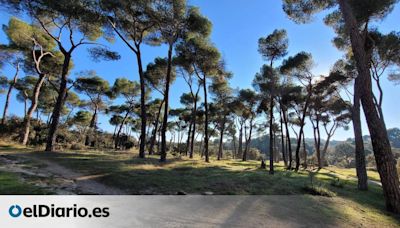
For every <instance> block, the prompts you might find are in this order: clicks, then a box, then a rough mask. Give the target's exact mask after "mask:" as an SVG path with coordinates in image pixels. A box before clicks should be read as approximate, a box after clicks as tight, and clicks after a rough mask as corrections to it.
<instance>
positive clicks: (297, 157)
mask: <svg viewBox="0 0 400 228" xmlns="http://www.w3.org/2000/svg"><path fill="white" fill-rule="evenodd" d="M310 96H311V93H310V92H309V94H308V97H307V100H306V103H305V105H304V110H303V116H302V118H301V121H300V132H299V138H298V139H297V147H296V168H295V170H296V171H298V170H299V168H300V146H301V137H302V136H303V130H304V129H303V128H304V121H305V119H306V114H307V109H308V104H309V102H310Z"/></svg>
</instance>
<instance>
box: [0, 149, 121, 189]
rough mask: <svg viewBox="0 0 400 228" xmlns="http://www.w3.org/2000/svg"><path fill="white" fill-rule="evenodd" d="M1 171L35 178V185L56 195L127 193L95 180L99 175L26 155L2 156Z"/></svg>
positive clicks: (0, 155) (2, 154) (0, 159)
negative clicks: (84, 172)
mask: <svg viewBox="0 0 400 228" xmlns="http://www.w3.org/2000/svg"><path fill="white" fill-rule="evenodd" d="M0 163H1V164H3V165H2V166H1V167H0V170H3V171H8V172H14V173H20V174H22V175H24V176H27V179H29V177H34V178H35V180H36V181H35V184H36V185H38V186H42V187H47V188H50V189H51V190H52V191H54V192H55V193H56V194H60V195H76V194H90V195H92V194H94V195H124V194H127V193H126V192H124V191H122V190H120V189H117V188H114V187H109V186H106V185H104V184H102V183H99V182H97V181H96V180H94V179H95V178H98V177H99V175H91V176H88V175H84V174H81V173H79V172H75V171H73V170H70V169H68V168H65V167H63V166H61V165H59V164H56V163H54V162H52V161H49V160H46V159H42V158H37V157H32V156H29V155H26V154H23V155H21V154H20V155H9V154H4V153H1V154H0Z"/></svg>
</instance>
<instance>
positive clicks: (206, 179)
mask: <svg viewBox="0 0 400 228" xmlns="http://www.w3.org/2000/svg"><path fill="white" fill-rule="evenodd" d="M1 151H4V150H3V148H2V147H0V152H1ZM5 151H7V152H9V151H10V150H8V149H7V150H5ZM18 153H23V154H24V155H28V157H29V156H33V157H36V158H40V159H48V160H51V161H54V162H56V163H58V164H60V165H63V166H65V167H67V168H70V169H71V170H74V171H76V172H80V173H82V174H83V175H93V176H96V177H95V180H96V181H99V182H101V183H104V184H106V185H109V186H113V187H117V188H120V189H122V190H125V191H126V192H128V193H130V194H172V195H175V194H177V193H178V192H184V193H186V194H204V193H205V192H212V193H213V194H215V195H304V196H307V195H326V196H330V197H333V198H328V199H331V200H333V201H332V203H333V204H332V205H335V206H334V207H335V208H334V209H332V210H330V209H327V208H326V207H322V204H321V205H320V206H318V207H319V209H320V210H321V211H322V212H321V213H325V212H326V213H333V211H335V213H341V216H345V217H346V218H349V217H367V218H368V219H373V221H375V222H376V224H386V225H390V226H400V218H399V217H397V216H394V215H391V214H388V213H387V212H385V205H384V198H383V194H382V189H381V187H380V186H377V185H374V184H370V187H369V191H365V192H362V191H358V190H357V182H356V180H354V178H344V176H347V177H352V176H353V175H354V172H353V171H354V170H351V169H340V168H337V167H328V168H326V169H322V170H320V171H318V172H316V171H313V172H312V171H310V170H301V171H299V172H294V171H287V170H285V169H284V167H283V165H282V164H277V165H276V167H275V175H269V174H268V170H263V169H260V168H259V166H260V162H259V161H246V162H243V161H241V160H221V161H217V160H213V159H212V160H211V162H210V163H205V162H204V161H203V160H201V159H200V158H199V157H195V158H194V159H188V158H185V157H182V158H180V157H173V156H169V157H168V161H167V162H166V163H159V161H158V159H159V157H158V156H147V157H146V158H145V159H139V158H138V157H137V156H138V155H137V152H111V151H108V152H105V151H79V152H73V151H72V152H71V151H70V152H68V151H67V152H57V153H44V152H33V151H32V150H30V151H29V150H28V151H26V150H25V151H24V150H17V153H15V154H14V155H15V156H16V155H17V154H18ZM267 167H268V164H267ZM310 173H311V174H310ZM337 174H339V175H337ZM368 175H370V178H371V179H372V178H374V175H376V173H374V172H368ZM15 178H16V177H15V176H14V177H11V179H15ZM8 180H9V181H11V180H10V179H8ZM9 190H10V189H9ZM311 190H312V191H311ZM10 191H11V190H10ZM10 194H13V193H11V192H10ZM310 197H311V196H310ZM323 198H326V197H323ZM306 199H308V198H306ZM327 202H331V201H329V200H328V201H327ZM294 203H295V202H294ZM339 207H340V208H339ZM307 210H311V209H307ZM324 210H325V212H323V211H324ZM317 211H318V209H317ZM332 216H334V215H332ZM335 216H336V215H335ZM368 221H369V220H368ZM393 224H395V225H393Z"/></svg>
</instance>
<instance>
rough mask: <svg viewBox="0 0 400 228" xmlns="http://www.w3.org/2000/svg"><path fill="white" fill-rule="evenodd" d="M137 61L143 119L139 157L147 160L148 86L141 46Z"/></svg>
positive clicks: (138, 47)
mask: <svg viewBox="0 0 400 228" xmlns="http://www.w3.org/2000/svg"><path fill="white" fill-rule="evenodd" d="M136 50H137V52H136V59H137V64H138V71H139V80H140V118H141V126H140V145H139V157H140V158H145V156H146V155H145V149H146V123H147V112H146V86H145V81H144V80H145V79H144V73H143V64H142V55H141V52H140V46H138V45H137V46H136Z"/></svg>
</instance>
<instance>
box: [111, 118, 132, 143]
mask: <svg viewBox="0 0 400 228" xmlns="http://www.w3.org/2000/svg"><path fill="white" fill-rule="evenodd" d="M129 113H130V112H129V111H127V112H126V113H125V116H124V118H123V119H122V122H121V125H120V126H119V129H118V132H117V136H116V137H115V142H114V149H118V146H119V140H120V135H121V132H122V128H123V127H124V125H125V121H126V119H127V118H128V116H129Z"/></svg>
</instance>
